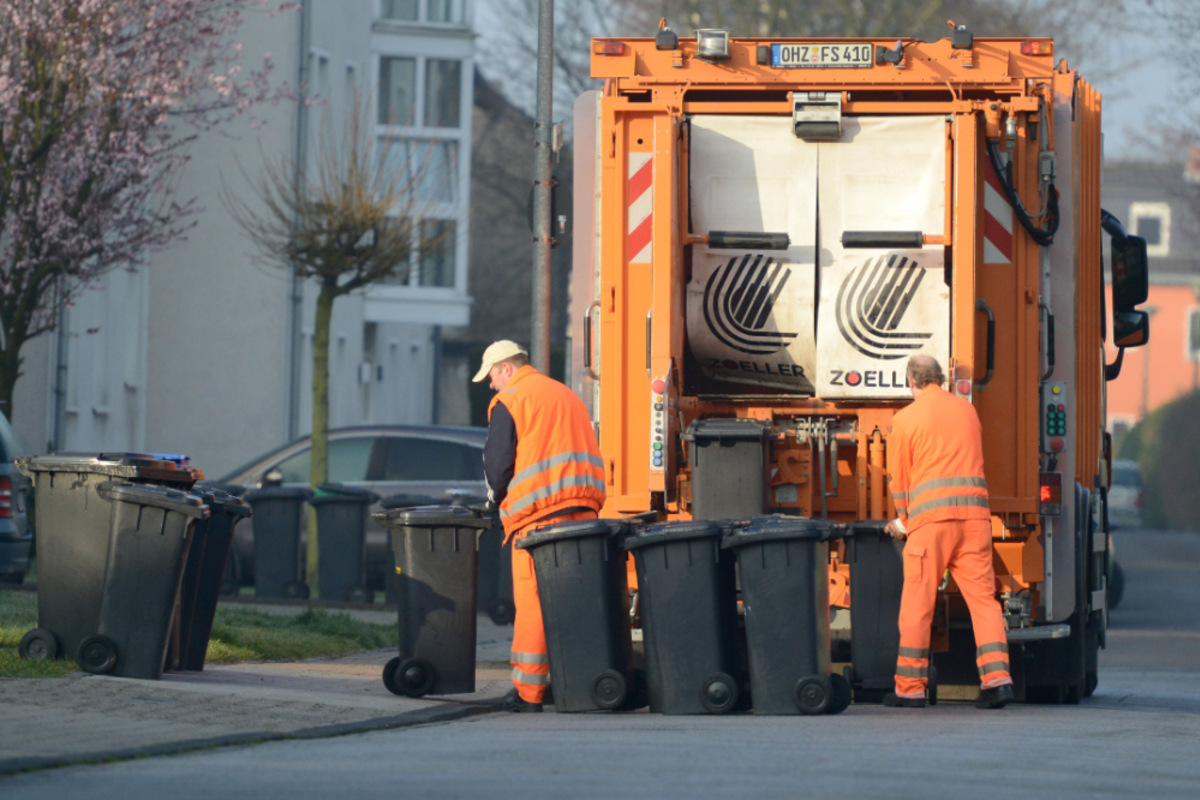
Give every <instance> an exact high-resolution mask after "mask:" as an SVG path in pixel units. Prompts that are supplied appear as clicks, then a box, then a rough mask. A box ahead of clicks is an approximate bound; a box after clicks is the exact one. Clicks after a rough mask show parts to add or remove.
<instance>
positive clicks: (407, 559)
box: [375, 506, 490, 697]
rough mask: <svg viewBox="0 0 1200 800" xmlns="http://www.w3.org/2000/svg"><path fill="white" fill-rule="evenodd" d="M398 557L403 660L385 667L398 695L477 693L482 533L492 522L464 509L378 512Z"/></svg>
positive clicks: (385, 680)
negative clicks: (479, 549)
mask: <svg viewBox="0 0 1200 800" xmlns="http://www.w3.org/2000/svg"><path fill="white" fill-rule="evenodd" d="M375 519H376V520H377V521H378V522H379V523H380V524H382V525H383V526H384V527H386V528H387V529H388V531H389V532H390V534H391V539H392V551H393V552H394V553H395V558H396V576H397V585H398V595H399V596H398V598H397V600H398V602H397V604H396V606H397V618H398V621H399V628H400V655H399V656H397V657H396V658H393V659H392V660H390V661H389V662H388V663H387V664H386V665H385V666H384V668H383V685H384V686H386V687H387V688H388V691H390V692H392V693H393V694H399V695H404V696H406V697H423V696H425V695H427V694H436V695H442V694H465V693H468V692H473V691H475V625H476V620H475V613H476V585H475V582H476V573H477V570H478V565H479V561H478V549H477V548H478V546H479V532H480V531H482V530H484V529H485V528H487V526H488V525H489V524H490V523H489V522H488V521H486V520H484V519H481V518H480V517H479V515H478V514H475V513H474V512H472V511H470V510H468V509H465V508H462V507H459V506H422V507H418V508H394V509H389V510H387V511H384V512H382V513H379V514H376V515H375Z"/></svg>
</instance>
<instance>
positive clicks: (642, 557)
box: [624, 521, 741, 714]
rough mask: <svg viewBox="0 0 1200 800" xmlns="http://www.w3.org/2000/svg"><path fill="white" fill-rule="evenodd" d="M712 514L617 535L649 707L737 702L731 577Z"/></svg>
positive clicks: (718, 707)
mask: <svg viewBox="0 0 1200 800" xmlns="http://www.w3.org/2000/svg"><path fill="white" fill-rule="evenodd" d="M725 532H726V527H725V526H722V525H720V524H718V523H716V522H706V521H696V522H689V521H682V522H664V523H660V524H657V525H649V526H646V527H643V528H639V529H637V530H636V532H635V533H634V534H633V535H632V536H629V537H627V538H626V539H625V543H624V544H625V549H626V550H628V551H629V552H630V553H632V554H633V556H634V561H635V562H636V566H637V576H638V606H639V610H640V612H641V618H642V632H643V636H644V638H643V641H644V643H645V649H646V679H647V682H648V684H649V685H648V690H649V696H650V710H651V711H655V712H661V713H664V714H723V713H726V712H728V711H732V710H733V709H734V708H736V707H737V705H738V694H739V689H738V687H739V684H740V681H739V678H740V675H739V673H740V671H741V658H740V656H739V650H738V618H737V585H736V576H735V574H734V558H733V553H731V552H730V551H728V550H725V549H723V548H722V547H721V537H722V536H723V535H724V534H725Z"/></svg>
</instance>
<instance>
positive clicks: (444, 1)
mask: <svg viewBox="0 0 1200 800" xmlns="http://www.w3.org/2000/svg"><path fill="white" fill-rule="evenodd" d="M465 6H466V4H465V3H464V2H463V0H420V2H418V0H381V3H380V7H379V8H380V16H382V17H383V18H384V19H395V20H401V21H404V22H433V23H442V24H445V23H452V24H457V25H461V24H462V23H463V22H464V21H466V14H465V13H464V12H465ZM422 9H423V10H424V12H425V16H424V18H423V19H422V18H421V17H420V12H421V10H422Z"/></svg>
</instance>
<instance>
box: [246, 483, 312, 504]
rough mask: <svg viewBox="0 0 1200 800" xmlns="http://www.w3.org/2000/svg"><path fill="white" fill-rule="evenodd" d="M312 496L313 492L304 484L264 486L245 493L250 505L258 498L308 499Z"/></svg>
mask: <svg viewBox="0 0 1200 800" xmlns="http://www.w3.org/2000/svg"><path fill="white" fill-rule="evenodd" d="M311 497H312V492H311V491H309V490H308V489H307V488H306V487H303V486H264V487H262V488H261V489H255V490H253V491H250V492H246V494H245V499H246V502H247V503H249V504H250V505H254V501H256V500H308V499H309V498H311Z"/></svg>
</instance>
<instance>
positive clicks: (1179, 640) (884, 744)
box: [0, 531, 1200, 800]
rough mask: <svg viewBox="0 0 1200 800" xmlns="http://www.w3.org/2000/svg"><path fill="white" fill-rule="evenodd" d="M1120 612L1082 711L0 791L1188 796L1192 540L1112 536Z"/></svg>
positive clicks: (366, 758)
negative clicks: (1119, 571)
mask: <svg viewBox="0 0 1200 800" xmlns="http://www.w3.org/2000/svg"><path fill="white" fill-rule="evenodd" d="M1116 545H1117V553H1118V559H1119V561H1120V562H1121V563H1122V565H1123V568H1124V570H1125V576H1126V589H1125V597H1124V601H1123V603H1122V604H1121V606H1120V607H1119V608H1117V609H1116V610H1114V611H1113V612H1112V616H1111V628H1110V637H1109V647H1108V649H1107V650H1105V651H1104V652H1102V653H1101V661H1100V686H1099V688H1098V689H1097V691H1096V694H1095V696H1094V697H1093V698H1091V699H1089V700H1086V701H1085V702H1084V703H1083V704H1081V705H1079V706H1025V705H1014V706H1009V707H1008V708H1006V709H1004V710H1003V711H998V712H981V711H976V710H975V708H974V707H973V706H971V705H969V704H956V703H947V702H943V703H940V704H939V705H938V706H936V707H933V708H928V709H923V710H908V709H904V710H901V709H885V708H882V707H880V706H874V705H862V706H858V705H856V706H851V708H849V709H848V710H847V711H845V712H844V713H842V714H840V715H837V716H830V717H755V716H732V717H702V718H701V717H666V716H661V715H651V714H648V713H634V714H622V715H613V714H603V713H597V714H576V715H566V714H563V715H557V714H553V713H545V714H541V715H505V714H490V715H487V716H483V717H476V718H472V719H468V720H463V721H457V722H450V723H444V724H438V725H429V726H424V727H417V728H407V729H403V730H398V731H387V732H377V733H369V734H360V735H353V736H344V737H340V738H336V739H324V740H318V741H301V742H274V743H266V744H261V745H250V746H239V747H229V748H224V749H220V750H214V751H207V752H199V753H192V754H188V755H182V756H171V757H157V758H147V759H141V760H136V761H129V762H124V763H118V764H106V765H94V766H83V767H70V768H63V769H58V770H53V771H47V772H41V773H30V774H26V775H17V776H13V777H11V778H7V779H2V780H0V796H3V797H4V798H6V800H21V799H23V798H46V797H55V798H75V797H79V798H84V797H86V798H107V797H112V798H128V797H131V796H132V797H143V796H166V797H171V798H193V797H194V798H201V797H203V798H208V797H212V796H217V797H222V798H223V799H224V798H242V797H246V798H251V797H252V798H255V800H264V799H266V798H289V799H290V798H306V797H345V798H347V800H350V799H351V798H353V799H354V800H357V798H362V797H385V796H386V797H420V798H439V797H487V798H508V797H513V798H522V800H526V799H527V798H529V797H536V796H551V797H571V798H575V797H580V798H590V797H605V798H608V797H655V798H658V797H672V798H674V797H679V798H685V797H686V798H693V797H717V796H723V797H738V796H755V797H775V796H779V797H785V796H786V797H797V796H800V797H806V796H823V797H888V798H907V797H913V798H917V797H920V798H930V797H966V796H990V795H993V794H996V795H1000V796H1022V795H1024V796H1029V797H1054V798H1056V800H1065V799H1066V798H1093V797H1128V796H1147V797H1156V798H1157V797H1187V798H1192V797H1195V796H1196V795H1197V793H1198V792H1200V789H1197V786H1200V758H1198V757H1197V746H1196V742H1197V741H1200V534H1196V533H1172V532H1153V531H1122V532H1119V533H1118V534H1117V542H1116Z"/></svg>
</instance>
